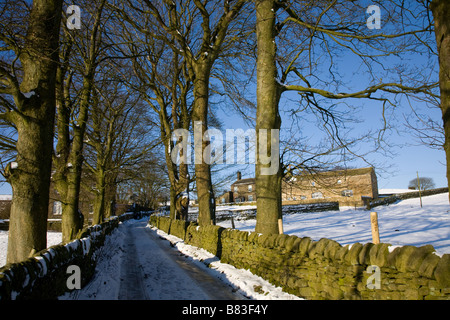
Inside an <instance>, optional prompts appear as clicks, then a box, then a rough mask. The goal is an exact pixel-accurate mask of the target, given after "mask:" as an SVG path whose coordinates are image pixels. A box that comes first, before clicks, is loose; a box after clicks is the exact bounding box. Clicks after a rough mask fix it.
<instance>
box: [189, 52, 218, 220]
mask: <svg viewBox="0 0 450 320" xmlns="http://www.w3.org/2000/svg"><path fill="white" fill-rule="evenodd" d="M201 59H206V58H201ZM210 71H211V66H210V65H209V63H198V64H197V65H196V70H195V80H194V107H193V110H192V127H193V128H194V147H195V176H196V180H195V181H196V184H197V197H198V223H199V225H203V226H204V225H210V224H215V202H214V193H213V190H212V183H211V167H210V164H209V163H208V162H209V161H208V159H205V157H204V156H205V155H204V150H205V149H206V147H207V146H208V144H209V141H204V140H203V134H204V133H205V132H206V130H207V129H208V121H207V119H208V97H209V74H210ZM205 161H206V162H205Z"/></svg>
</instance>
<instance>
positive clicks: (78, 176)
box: [0, 0, 450, 262]
mask: <svg viewBox="0 0 450 320" xmlns="http://www.w3.org/2000/svg"><path fill="white" fill-rule="evenodd" d="M373 4H374V5H377V6H379V7H380V8H381V9H382V12H383V16H382V27H381V29H379V30H377V29H375V30H374V29H372V28H369V27H368V25H367V23H366V16H365V12H366V10H367V8H366V7H365V5H366V2H365V1H346V0H332V1H321V0H309V1H301V2H299V1H276V0H254V1H248V0H227V1H219V0H217V1H216V0H215V1H205V0H190V1H178V0H175V1H174V0H164V1H160V2H154V1H149V0H126V1H119V0H94V1H87V0H80V1H78V3H77V5H78V6H79V7H80V8H81V12H82V15H81V17H79V19H80V21H79V22H80V29H72V28H68V27H67V26H68V24H67V19H73V17H72V16H69V17H66V11H65V8H66V6H64V5H63V1H62V0H52V1H48V0H47V1H46V0H34V1H33V3H32V4H30V3H28V2H26V1H8V2H5V3H2V4H1V5H0V20H1V23H0V28H1V29H0V46H1V51H0V108H1V109H0V128H1V130H2V132H1V135H0V150H1V152H2V163H4V164H5V166H4V170H3V175H4V176H5V178H6V179H7V181H8V182H9V183H10V184H11V186H12V189H13V203H12V209H11V221H10V233H9V242H8V243H9V244H8V257H7V260H8V262H15V261H20V260H22V259H24V258H26V257H28V256H29V255H30V254H31V253H33V252H35V251H39V250H42V249H44V248H45V246H46V218H47V210H48V202H49V198H48V194H49V187H50V182H51V180H52V181H53V183H54V185H55V187H56V189H57V191H58V193H59V195H60V197H61V201H62V204H63V239H64V241H69V240H71V239H73V238H74V237H76V235H77V234H78V233H79V231H80V230H81V229H82V227H83V223H84V222H83V219H82V216H80V214H79V208H78V204H79V195H80V189H81V188H82V187H83V183H84V182H86V181H87V182H88V183H87V184H88V186H86V188H87V189H88V190H90V191H91V192H92V193H93V194H94V195H95V205H94V220H93V223H99V222H101V221H103V220H104V219H105V218H107V217H108V216H109V215H110V214H111V212H112V204H114V202H115V194H116V191H117V186H118V185H119V184H120V183H121V182H123V181H125V180H127V183H128V184H129V185H135V187H136V188H139V189H140V190H142V192H143V193H144V190H145V192H146V193H149V194H154V191H151V190H153V189H152V187H149V184H151V183H150V182H151V181H152V180H157V179H156V177H157V176H158V175H156V176H155V175H153V176H152V174H155V173H156V172H161V170H163V171H165V175H166V177H167V180H168V184H169V186H168V188H169V190H170V203H171V216H172V217H173V218H179V219H186V218H187V208H188V202H189V190H190V189H191V188H190V185H191V184H192V183H195V188H196V193H197V198H198V205H199V218H198V220H199V223H200V225H209V224H214V223H215V195H214V190H213V181H212V173H211V164H210V161H209V159H205V154H207V153H208V152H209V151H210V141H208V140H207V139H203V135H204V133H205V132H206V131H207V130H208V128H210V127H211V124H214V121H215V112H216V110H215V104H214V103H212V101H211V98H212V97H213V96H214V95H216V96H218V97H221V98H223V99H224V101H225V102H226V103H227V104H228V105H227V108H230V109H231V108H233V109H234V111H236V112H237V113H239V114H242V115H243V116H244V117H245V118H246V120H247V121H248V122H249V123H252V124H253V125H254V126H255V129H256V138H257V144H256V146H257V150H256V155H257V156H256V165H255V177H256V192H257V225H256V231H257V232H261V233H278V219H279V218H281V179H282V178H283V174H284V172H285V171H286V168H287V167H288V165H289V171H290V173H292V172H293V170H300V171H302V170H309V169H311V168H315V167H321V166H322V167H323V165H324V161H325V160H324V158H326V157H331V156H332V157H335V160H336V159H339V160H340V161H347V160H349V159H352V158H361V157H363V154H361V153H360V152H358V151H357V146H358V144H359V143H361V142H363V141H372V142H374V144H375V150H377V149H382V148H383V141H384V139H383V138H384V133H385V132H386V131H387V130H388V129H389V125H390V123H389V119H388V118H387V114H388V113H389V112H390V111H393V110H395V107H396V106H397V105H398V104H399V103H400V101H401V100H400V97H406V99H410V98H419V99H430V100H433V101H436V100H439V99H440V108H441V110H442V114H443V121H444V125H443V129H444V130H443V131H444V134H445V142H444V149H445V150H446V153H447V163H448V164H450V122H449V121H448V118H449V112H448V109H449V84H450V79H449V74H450V72H449V70H448V68H449V57H450V55H449V50H450V43H449V39H448V30H449V28H450V27H449V25H448V21H447V19H446V17H447V16H448V14H449V6H450V4H449V3H448V2H447V1H445V0H433V1H428V0H415V1H408V2H405V1H401V0H388V1H373ZM67 5H69V4H68V3H67ZM432 17H434V21H432V20H433V19H432ZM432 32H434V34H435V39H436V41H437V51H436V47H435V46H432V45H430V43H432V41H431V40H430V39H432V40H433V41H434V38H433V34H432ZM415 54H426V55H429V56H430V61H431V60H433V57H436V56H437V57H438V58H439V68H440V70H439V79H436V77H434V75H435V74H436V71H437V70H435V69H433V65H422V66H417V65H412V64H408V63H406V61H407V60H406V59H405V58H407V57H410V56H413V55H415ZM343 56H345V57H350V59H353V60H354V61H358V63H359V64H360V65H361V67H360V76H359V82H358V83H354V82H352V81H351V80H349V81H348V82H347V83H345V82H344V79H345V78H346V76H343V75H341V72H342V70H343V68H342V67H339V62H338V60H339V58H340V57H343ZM397 58H398V60H397ZM403 59H404V60H403ZM249 83H252V84H254V85H256V101H252V98H250V97H249V96H250V95H251V94H249V92H248V89H249V88H251V86H249V85H248V84H249ZM439 91H440V93H439ZM292 93H295V94H296V95H297V97H298V98H296V100H295V102H294V103H293V107H292V108H291V113H290V114H291V118H292V123H296V122H297V123H300V122H301V121H302V119H303V118H304V117H305V115H306V114H310V115H311V114H312V115H314V116H315V117H316V119H317V127H318V128H319V129H320V130H322V131H323V132H324V133H325V134H326V136H327V138H326V139H325V140H324V141H322V142H320V144H319V146H318V147H315V146H308V145H306V144H305V142H304V141H302V140H301V139H295V138H292V137H291V138H288V139H284V138H283V135H281V136H280V135H279V134H277V133H279V132H280V131H279V130H280V129H281V128H282V121H281V120H282V117H281V115H280V100H281V98H282V97H283V96H285V95H288V94H289V96H292ZM368 100H372V101H375V102H378V103H379V105H380V118H381V119H382V126H381V128H380V129H378V130H377V131H368V132H367V133H366V134H362V135H359V136H351V135H350V133H351V131H350V130H348V121H349V120H352V121H354V120H357V119H355V118H354V117H352V114H350V112H351V110H353V108H354V106H353V103H354V101H368ZM352 101H353V102H352ZM363 103H364V102H363ZM255 105H256V108H255ZM195 126H197V129H199V132H200V134H199V135H198V136H194V142H196V144H195V152H194V154H195V157H196V159H197V160H198V159H199V158H200V157H201V161H196V163H195V165H194V167H193V168H191V167H189V165H188V164H187V163H186V162H183V161H181V162H178V163H176V162H174V161H173V157H172V156H173V155H172V153H173V151H174V148H175V146H176V145H177V144H178V143H183V142H186V141H185V139H187V137H186V136H176V137H174V132H178V131H177V129H184V130H187V131H190V132H192V131H193V129H194V127H195ZM294 130H297V131H298V127H297V128H296V129H294ZM265 132H267V133H268V138H266V139H262V138H261V137H264V136H265V135H261V134H260V133H265ZM280 137H281V138H280ZM280 139H281V140H283V141H282V147H283V150H282V151H280V150H279V143H280V141H279V140H280ZM158 146H161V153H159V152H160V151H158V150H159V149H158ZM261 150H265V151H266V153H267V152H269V153H270V152H271V153H272V154H271V156H272V162H273V161H275V162H276V166H275V167H276V168H278V170H276V172H270V170H268V169H269V168H270V167H271V165H273V163H269V164H268V163H267V161H265V158H266V157H262V156H260V154H261V152H260V151H261ZM268 150H269V151H268ZM270 150H272V151H270ZM184 156H186V155H184V154H180V158H183V157H184ZM161 160H162V161H161ZM161 163H163V165H162V167H163V169H161ZM449 167H450V166H449V165H448V166H447V168H449ZM137 172H140V174H137ZM268 172H269V174H267V173H268ZM139 176H142V177H144V176H145V178H142V179H141V180H139V179H140V177H139ZM447 176H448V178H449V179H450V172H448V174H447ZM89 181H94V183H89ZM449 181H450V180H449ZM89 184H90V185H89ZM449 185H450V183H449ZM145 201H148V199H147V200H145Z"/></svg>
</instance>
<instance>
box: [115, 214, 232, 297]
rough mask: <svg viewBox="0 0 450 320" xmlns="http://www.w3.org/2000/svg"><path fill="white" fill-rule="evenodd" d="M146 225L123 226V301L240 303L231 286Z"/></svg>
mask: <svg viewBox="0 0 450 320" xmlns="http://www.w3.org/2000/svg"><path fill="white" fill-rule="evenodd" d="M146 225H147V221H145V219H144V220H137V221H130V222H127V223H124V224H123V225H122V226H121V227H125V230H124V232H125V234H126V237H125V239H124V243H123V249H124V252H123V256H122V262H121V268H120V269H121V271H120V288H119V295H118V298H119V300H144V299H150V300H237V299H239V296H238V295H237V294H235V293H234V292H232V288H231V287H230V286H228V285H226V284H225V283H223V282H222V281H220V280H219V279H218V278H215V277H213V276H211V275H209V274H208V273H206V272H205V271H204V270H202V269H201V268H200V267H198V266H196V265H195V264H193V263H192V262H190V261H188V260H187V259H186V258H184V257H183V256H182V255H181V254H180V252H179V251H178V250H176V249H175V248H172V247H171V246H170V243H169V242H168V241H167V240H163V239H161V238H160V237H159V236H158V235H157V234H156V232H155V231H153V230H151V229H150V228H146Z"/></svg>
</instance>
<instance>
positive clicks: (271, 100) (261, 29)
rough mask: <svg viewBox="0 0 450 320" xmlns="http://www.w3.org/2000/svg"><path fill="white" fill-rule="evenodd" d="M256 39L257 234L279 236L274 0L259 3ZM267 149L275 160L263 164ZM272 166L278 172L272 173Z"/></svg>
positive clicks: (279, 201)
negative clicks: (265, 139) (264, 138)
mask: <svg viewBox="0 0 450 320" xmlns="http://www.w3.org/2000/svg"><path fill="white" fill-rule="evenodd" d="M256 37H257V44H258V58H257V110H256V139H257V140H256V141H257V150H258V152H257V155H256V166H255V178H256V206H257V212H256V227H255V231H256V232H259V233H264V234H271V233H279V229H278V219H280V218H281V170H280V169H279V164H280V163H279V162H280V158H279V149H278V150H276V151H277V152H276V154H273V153H274V150H272V149H273V147H275V146H276V144H277V143H278V141H276V139H278V137H277V135H274V134H273V133H275V131H272V129H275V130H279V129H280V126H281V118H280V115H279V111H278V103H279V101H280V96H281V89H280V86H279V85H278V83H277V81H276V77H277V69H276V65H275V57H276V45H275V7H274V1H273V0H257V1H256ZM262 129H266V130H267V142H266V143H265V142H264V141H261V138H262V137H264V136H265V132H264V131H261V130H262ZM278 132H279V131H278ZM263 144H265V145H263ZM272 145H273V147H272ZM264 148H265V149H266V151H267V153H269V152H270V153H271V159H272V160H271V162H270V163H265V162H266V161H262V160H263V159H262V156H264V157H266V156H267V155H266V154H264ZM261 152H262V154H261ZM274 161H275V163H274ZM271 166H272V168H275V169H277V170H270V167H271ZM267 171H268V172H267Z"/></svg>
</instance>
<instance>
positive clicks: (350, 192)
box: [341, 190, 353, 197]
mask: <svg viewBox="0 0 450 320" xmlns="http://www.w3.org/2000/svg"><path fill="white" fill-rule="evenodd" d="M341 194H342V196H343V197H353V190H344V191H342V192H341Z"/></svg>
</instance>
